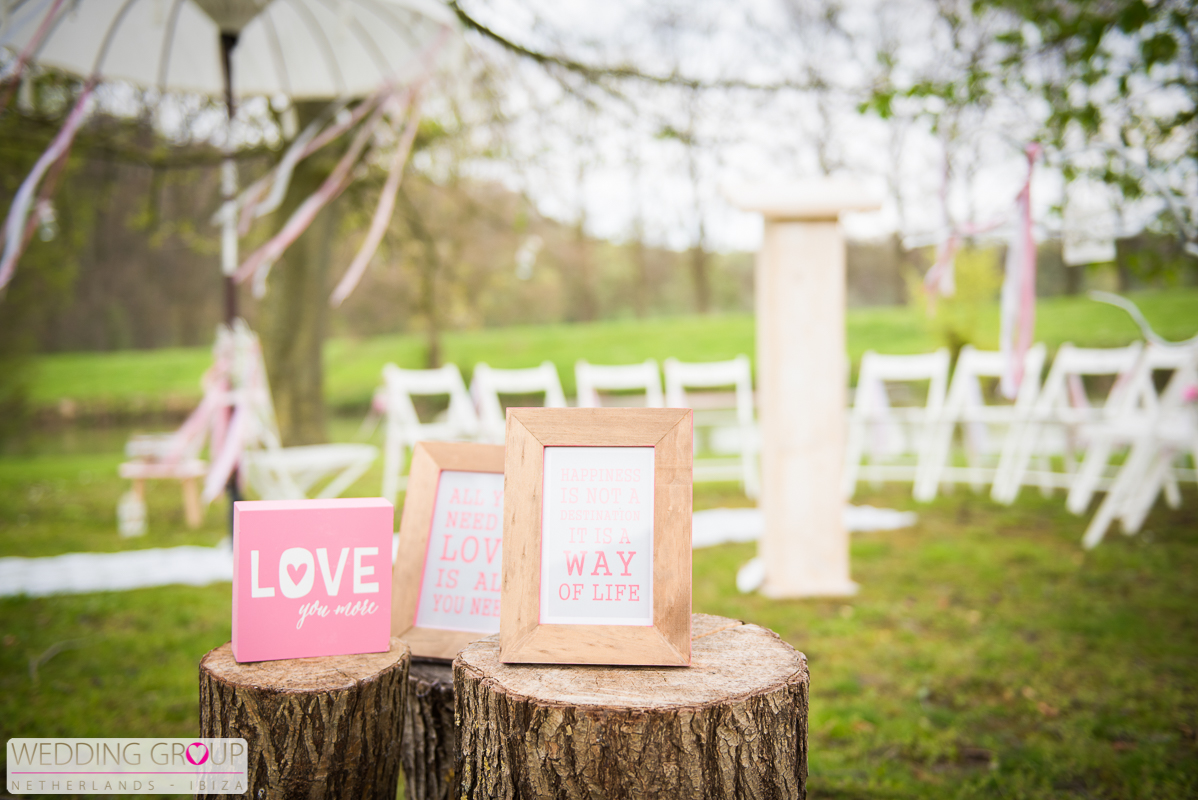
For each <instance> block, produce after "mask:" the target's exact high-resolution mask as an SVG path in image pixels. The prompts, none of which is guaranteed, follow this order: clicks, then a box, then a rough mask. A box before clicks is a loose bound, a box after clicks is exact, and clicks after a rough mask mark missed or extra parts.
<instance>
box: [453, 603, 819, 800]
mask: <svg viewBox="0 0 1198 800" xmlns="http://www.w3.org/2000/svg"><path fill="white" fill-rule="evenodd" d="M692 638H693V645H692V651H691V652H692V662H691V666H690V667H597V666H565V665H528V664H502V663H500V661H499V642H498V638H497V637H488V638H486V639H482V640H480V641H478V642H475V643H473V644H471V645H469V646H468V647H466V649H464V650H463V651H462V652H461V654H460V655H459V656H458V657H457V659H456V660H455V661H454V662H453V678H454V687H455V694H456V698H455V708H456V711H457V720H458V728H457V734H458V744H457V751H456V758H455V772H456V773H457V781H458V784H457V786H456V788H455V796H456V797H459V798H488V800H490V798H504V800H508V799H509V798H511V799H515V798H521V799H523V798H528V799H529V800H531V799H532V798H551V797H552V798H563V800H564V799H566V798H569V799H570V800H573V798H612V800H616V799H617V798H638V799H639V798H683V797H685V798H754V799H755V800H772V799H773V798H779V799H781V798H786V800H792V799H793V798H805V797H806V795H807V789H806V786H807V688H808V675H807V658H806V656H804V655H803V654H802V653H799V652H796V651H795V650H794V648H792V647H791V646H790V645H788V644H786V643H785V642H783V641H782V640H781V639H780V638H779V637H778V636H777V634H775V633H773V632H772V631H769V630H766V629H765V628H761V627H758V626H757V625H747V624H745V623H742V622H739V621H737V620H731V619H725V618H723V617H713V616H708V615H705V614H696V615H695V616H694V620H693V623H692Z"/></svg>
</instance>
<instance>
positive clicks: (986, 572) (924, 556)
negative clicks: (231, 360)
mask: <svg viewBox="0 0 1198 800" xmlns="http://www.w3.org/2000/svg"><path fill="white" fill-rule="evenodd" d="M1137 300H1138V301H1139V302H1140V303H1141V306H1142V307H1143V308H1144V310H1145V312H1146V314H1147V315H1148V317H1149V319H1150V320H1151V321H1152V323H1153V324H1154V325H1155V326H1156V327H1157V329H1158V331H1160V332H1161V333H1162V334H1163V335H1165V336H1166V337H1169V338H1174V339H1177V338H1183V337H1186V336H1190V335H1193V334H1194V333H1195V332H1198V292H1195V291H1193V290H1184V291H1183V290H1178V291H1174V292H1161V293H1151V294H1144V295H1140V296H1138V297H1137ZM983 322H984V324H983V326H982V330H983V336H982V338H981V340H980V341H979V344H981V345H982V346H987V345H990V346H993V344H994V338H995V337H996V335H997V334H996V331H997V322H996V318H993V315H991V316H990V317H987V319H986V320H984V321H983ZM986 331H989V333H986ZM1038 332H1039V337H1038V338H1040V339H1042V340H1044V341H1046V342H1047V343H1049V344H1050V346H1053V347H1055V346H1058V345H1059V344H1060V343H1061V342H1064V341H1074V342H1076V343H1078V344H1085V345H1095V346H1101V345H1116V344H1123V343H1126V342H1127V341H1130V340H1132V339H1133V338H1135V337H1136V334H1137V332H1136V329H1135V328H1134V327H1133V326H1132V325H1131V323H1130V321H1128V319H1127V318H1126V316H1125V315H1124V314H1123V313H1122V312H1120V311H1118V310H1116V309H1112V308H1106V307H1103V306H1099V305H1097V304H1095V303H1092V302H1090V301H1088V300H1084V299H1077V298H1074V299H1058V300H1051V301H1043V302H1042V303H1041V304H1040V310H1039V322H1038ZM986 337H990V338H986ZM935 345H936V342H935V340H934V339H933V337H932V336H931V335H930V334H929V333H928V332H927V329H926V325H925V323H924V321H923V319H921V318H920V317H919V315H918V312H915V311H912V310H909V309H903V308H894V309H891V308H887V309H867V310H858V311H854V312H852V313H851V314H850V318H849V346H850V352H851V355H852V357H853V359H854V360H855V361H856V360H858V359H859V357H860V354H861V353H862V352H863V351H864V350H866V349H870V348H872V349H876V350H878V351H881V352H900V353H901V352H918V351H924V350H928V349H931V348H932V347H934V346H935ZM445 348H446V358H447V360H452V361H455V362H456V363H458V364H459V365H461V366H463V367H464V368H466V369H467V370H468V369H469V368H470V367H472V366H473V365H474V364H475V363H477V362H478V361H487V362H488V363H491V364H493V365H495V366H527V365H529V364H535V363H539V362H540V361H541V360H544V359H550V360H552V361H554V362H555V363H556V364H557V366H558V369H559V371H560V373H561V376H562V379H563V383H565V384H566V385H567V391H568V392H569V391H571V390H572V384H573V362H574V360H575V359H576V358H578V357H585V358H588V359H591V360H593V361H596V362H603V363H620V362H628V361H636V360H640V359H643V358H646V357H654V358H658V359H663V358H665V357H667V356H671V355H672V356H675V357H678V358H681V359H684V360H695V361H701V360H710V359H716V358H726V357H731V356H734V355H736V354H738V353H742V352H743V353H747V354H750V355H752V353H753V350H754V348H753V330H752V320H751V318H749V317H714V318H680V319H671V320H650V321H645V322H635V321H628V322H611V323H597V324H594V325H579V326H551V327H545V328H510V329H503V330H492V331H476V332H462V333H455V334H449V335H447V336H446V340H445ZM326 357H327V365H328V391H329V399H330V401H331V402H332V403H333V404H334V405H336V406H338V407H340V408H343V409H354V408H358V407H360V406H362V405H365V403H366V401H367V399H368V398H369V395H370V392H371V391H372V390H373V388H374V386H375V384H376V382H377V380H378V376H379V370H380V368H381V366H382V364H383V363H385V362H386V361H389V360H393V361H396V362H397V363H400V364H401V365H404V366H413V367H414V366H420V365H421V362H422V359H423V346H422V344H421V341H420V339H419V338H417V337H411V336H398V337H383V338H379V339H372V340H368V341H349V340H335V341H333V342H331V343H330V344H329V348H328V351H327V354H326ZM208 358H209V356H208V353H207V351H205V350H203V349H197V350H181V351H180V350H175V351H152V352H137V353H130V352H124V353H103V354H75V355H59V356H51V357H46V358H43V359H41V360H40V363H39V369H38V371H37V373H36V376H37V382H36V384H35V386H34V397H35V399H36V400H37V402H38V403H39V404H41V405H44V406H53V405H56V404H58V403H59V402H61V401H62V400H63V399H64V398H70V399H72V400H75V401H77V402H80V403H81V404H89V403H90V404H95V405H96V406H97V407H117V408H134V409H135V408H137V407H153V405H154V404H155V403H158V402H160V401H161V400H162V398H164V397H168V396H171V395H175V396H177V397H180V398H184V399H186V398H188V397H194V395H195V393H196V391H197V382H198V379H199V375H200V374H201V372H202V371H203V369H204V368H205V367H206V366H207V364H208ZM139 404H140V405H139ZM132 430H133V427H132V426H123V427H94V426H87V425H79V424H75V425H67V426H58V427H54V428H52V429H43V430H34V431H32V432H31V433H30V434H29V436H28V437H27V439H26V444H25V446H24V447H22V448H20V449H19V451H14V452H9V453H8V454H6V455H3V456H0V557H6V556H21V557H36V556H49V555H56V554H61V553H67V552H78V551H92V552H97V551H113V550H122V549H132V548H145V547H168V546H174V545H180V544H199V545H214V544H216V543H217V542H218V541H219V540H220V539H221V537H223V536H224V534H225V524H226V522H225V511H226V509H225V508H224V506H223V503H217V504H215V505H214V506H213V507H211V508H209V509H208V511H207V514H206V517H205V520H204V525H203V527H202V528H200V529H199V530H197V531H191V530H188V529H187V528H186V527H185V525H184V523H183V506H182V499H181V496H180V493H179V489H178V487H177V486H174V485H170V484H161V485H152V486H151V487H150V488H149V492H148V508H149V514H148V519H149V532H148V534H147V535H146V536H145V537H143V538H140V539H122V538H120V537H118V536H117V533H116V522H115V506H116V502H117V499H118V497H119V496H120V494H121V493H122V492H124V491H125V490H126V489H127V484H126V483H125V482H123V481H121V480H120V479H119V478H118V477H117V474H116V468H117V464H118V463H120V461H121V460H122V455H121V450H122V447H123V444H124V442H125V440H126V438H127V436H128V435H129V434H130V433H131V432H132ZM356 431H357V418H356V417H353V416H345V415H343V416H340V417H334V418H333V420H332V421H331V422H330V433H331V436H332V438H333V439H334V440H335V441H350V440H352V439H353V438H354V437H355V435H356ZM377 436H378V435H377V433H376V438H375V441H376V443H377V441H378V438H377ZM380 482H381V470H380V467H379V466H378V465H377V464H376V465H375V467H374V468H373V469H372V470H371V471H370V472H368V473H367V474H366V475H364V476H363V477H362V478H361V479H360V480H359V481H358V483H357V484H355V486H354V487H352V488H351V490H350V491H349V492H348V493H347V494H349V495H351V496H374V495H377V494H378V492H379V486H380ZM1183 499H1184V503H1183V506H1182V508H1181V509H1179V510H1169V509H1166V508H1164V507H1158V508H1157V509H1156V510H1155V511H1154V512H1153V514H1152V516H1151V517H1150V518H1149V520H1148V522H1147V524H1146V525H1145V528H1144V531H1143V532H1142V533H1141V534H1140V535H1139V536H1137V537H1134V538H1128V537H1123V536H1120V535H1119V534H1118V533H1117V532H1114V531H1112V533H1111V534H1110V535H1109V537H1108V539H1107V541H1106V542H1104V543H1103V544H1102V545H1101V546H1100V547H1099V548H1098V549H1097V550H1095V551H1092V552H1089V553H1085V552H1083V551H1082V550H1081V548H1080V546H1079V542H1080V539H1081V535H1082V531H1083V529H1084V527H1085V524H1086V518H1084V517H1074V516H1071V515H1069V514H1068V513H1067V512H1066V511H1065V510H1064V498H1063V497H1062V496H1061V495H1060V494H1058V495H1056V496H1054V497H1049V498H1044V497H1041V496H1040V495H1039V493H1037V492H1033V491H1025V492H1024V493H1023V495H1022V496H1021V497H1020V499H1019V501H1018V502H1017V503H1016V504H1015V505H1014V506H1011V507H1002V506H997V505H995V504H993V503H992V502H991V501H990V500H989V499H988V497H986V496H984V495H977V494H974V493H973V492H971V491H968V490H960V489H959V490H958V491H956V492H955V493H952V494H950V495H948V496H944V497H941V498H940V499H938V500H936V501H935V502H934V503H931V504H927V505H918V504H915V503H914V502H913V501H912V500H911V499H910V487H909V486H902V485H890V486H885V487H882V488H870V487H863V488H862V490H861V491H860V492H859V493H858V496H857V497H856V498H855V502H858V503H868V504H873V505H878V506H885V507H890V508H899V509H910V510H914V511H915V512H916V513H917V514H918V523H917V524H916V525H915V526H914V527H912V528H910V529H906V530H901V531H890V532H877V533H863V534H853V538H852V563H853V578H854V579H855V580H856V581H858V582H859V583H860V585H861V592H860V594H859V595H858V596H857V597H855V598H852V599H849V600H835V601H831V600H805V601H773V600H767V599H765V598H762V597H759V596H756V595H742V594H740V593H738V592H737V590H736V588H735V574H736V570H737V568H739V566H740V565H741V564H743V563H744V562H745V561H747V560H748V559H749V558H750V557H752V556H753V554H754V547H753V546H752V545H744V544H737V545H723V546H718V547H712V548H707V549H702V550H697V551H695V554H694V567H693V575H694V608H695V610H696V611H702V612H708V613H713V614H721V615H725V616H730V617H736V618H739V619H744V620H747V621H750V622H755V623H759V624H762V625H765V626H767V627H769V628H771V629H773V630H776V631H777V632H779V633H780V634H781V635H782V636H783V637H784V638H785V639H786V641H788V642H790V643H791V644H793V645H794V646H795V647H796V648H798V649H800V650H802V651H803V652H805V653H806V654H807V657H808V659H809V663H810V669H811V715H810V783H809V789H810V796H811V797H812V798H821V797H830V798H845V800H848V799H850V798H853V799H856V798H862V799H864V798H925V797H930V798H974V797H986V798H1045V799H1047V798H1077V799H1078V800H1081V799H1082V798H1112V799H1114V798H1166V799H1172V798H1178V799H1180V798H1193V797H1198V739H1196V731H1198V682H1196V681H1195V676H1196V675H1198V636H1196V635H1195V631H1198V493H1196V492H1195V491H1194V489H1193V487H1189V488H1187V489H1186V490H1185V492H1184V498H1183ZM749 504H750V501H749V500H748V499H747V498H745V497H744V495H743V494H741V492H740V491H739V489H738V488H737V487H736V486H735V485H724V484H706V485H699V486H697V487H696V489H695V505H696V508H697V509H703V508H713V507H721V506H738V505H749ZM229 593H230V587H229V585H228V584H218V585H214V586H209V587H203V588H190V587H179V586H171V587H161V588H154V589H143V590H138V591H131V592H120V593H97V594H88V595H78V596H61V597H48V598H26V597H17V598H3V599H0V738H2V739H8V738H10V737H15V736H75V737H83V736H109V737H116V736H190V735H194V734H195V732H196V730H197V719H198V700H197V679H196V674H197V673H196V670H197V663H198V661H199V659H200V657H201V656H202V655H203V654H204V653H205V652H206V651H207V650H209V649H211V648H213V647H216V646H218V645H220V644H222V643H223V642H225V641H227V640H228V639H229V636H230V594H229Z"/></svg>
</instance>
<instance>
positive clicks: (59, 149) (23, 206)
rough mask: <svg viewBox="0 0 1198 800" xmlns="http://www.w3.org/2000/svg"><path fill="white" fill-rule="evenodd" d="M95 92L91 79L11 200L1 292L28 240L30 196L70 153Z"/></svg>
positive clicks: (1, 260)
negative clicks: (52, 167) (56, 164)
mask: <svg viewBox="0 0 1198 800" xmlns="http://www.w3.org/2000/svg"><path fill="white" fill-rule="evenodd" d="M95 88H96V81H95V79H94V78H93V79H92V80H89V81H88V82H87V84H86V85H85V86H84V87H83V92H82V93H81V94H80V95H79V99H78V100H77V101H76V102H75V107H74V108H72V109H71V113H70V114H68V115H67V120H66V122H65V123H64V124H63V126H62V130H60V131H59V132H58V135H57V136H55V137H54V141H52V142H51V143H50V146H49V147H48V148H46V152H44V153H42V155H41V157H40V158H39V159H38V160H37V163H36V164H34V165H33V170H32V171H31V172H30V173H29V175H28V176H27V177H26V178H25V181H24V182H23V183H22V184H21V188H19V189H18V190H17V194H16V197H14V198H13V201H12V207H11V208H10V209H9V210H8V219H7V220H6V221H5V223H4V255H3V257H0V289H3V288H4V287H5V286H7V285H8V282H9V281H10V280H12V276H13V272H15V271H16V268H17V259H19V258H20V257H21V253H23V252H24V250H25V243H26V238H27V237H26V227H25V224H26V220H27V219H28V218H29V211H30V209H31V207H32V205H33V194H34V192H35V191H36V190H37V188H38V185H39V184H40V183H41V181H42V178H43V177H44V176H45V174H46V172H47V170H49V169H50V167H51V166H52V165H53V164H55V163H56V162H57V161H59V160H60V159H64V158H66V156H67V154H68V153H69V152H70V150H71V143H72V142H74V140H75V134H76V133H77V132H78V131H79V126H80V125H82V124H83V120H84V118H85V117H86V116H87V107H88V101H89V100H90V99H91V96H92V91H93V90H94V89H95Z"/></svg>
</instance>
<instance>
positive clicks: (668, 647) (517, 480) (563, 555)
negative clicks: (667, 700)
mask: <svg viewBox="0 0 1198 800" xmlns="http://www.w3.org/2000/svg"><path fill="white" fill-rule="evenodd" d="M692 429H693V420H692V415H691V411H690V409H674V408H667V409H662V408H513V409H508V414H507V447H506V451H507V452H506V456H505V473H506V478H507V484H506V494H505V497H504V516H503V520H504V528H503V537H504V542H505V545H506V546H505V548H504V549H505V550H506V551H507V552H506V555H505V556H504V560H503V584H502V585H503V592H502V597H501V603H500V612H499V613H500V626H499V642H500V659H501V660H502V661H504V662H505V663H537V664H627V665H657V666H663V665H665V666H668V665H673V666H686V665H689V664H690V622H691V503H692V498H691V489H692V482H693V481H692V478H693V476H692V447H693V433H692Z"/></svg>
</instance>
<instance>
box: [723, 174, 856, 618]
mask: <svg viewBox="0 0 1198 800" xmlns="http://www.w3.org/2000/svg"><path fill="white" fill-rule="evenodd" d="M730 194H731V195H732V197H731V199H732V201H733V203H734V204H735V205H737V206H739V207H740V208H742V209H744V210H746V211H756V212H759V213H760V214H762V216H763V217H764V218H765V231H764V236H763V238H762V243H761V250H760V252H759V253H758V254H757V389H758V413H759V420H760V424H761V442H762V445H761V465H762V487H761V499H760V507H761V510H762V514H763V516H764V517H765V531H764V533H763V535H762V538H761V542H760V544H759V545H758V555H759V557H760V558H761V560H762V562H763V563H764V565H765V580H764V582H763V583H762V586H761V591H762V593H763V594H765V595H767V596H769V597H837V596H845V595H852V594H855V593H856V592H857V584H855V583H853V581H852V579H851V577H850V574H849V537H848V532H847V531H846V530H845V528H844V522H843V511H844V505H845V498H844V495H843V493H842V491H841V473H842V472H843V470H844V450H845V437H846V430H847V429H846V424H847V423H846V415H845V406H846V402H847V379H848V375H847V369H848V356H847V349H846V346H845V244H844V235H843V233H842V231H841V228H840V214H841V212H842V211H872V210H875V209H877V208H879V204H878V203H877V202H876V201H874V200H873V199H871V198H870V197H869V196H868V195H867V194H866V193H865V192H864V191H862V190H861V189H860V188H859V187H857V186H855V185H853V184H849V183H845V182H842V181H833V180H827V179H825V180H820V181H814V182H806V183H795V184H791V185H787V186H758V187H753V186H749V187H743V188H738V189H737V190H735V191H734V192H731V193H730Z"/></svg>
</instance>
